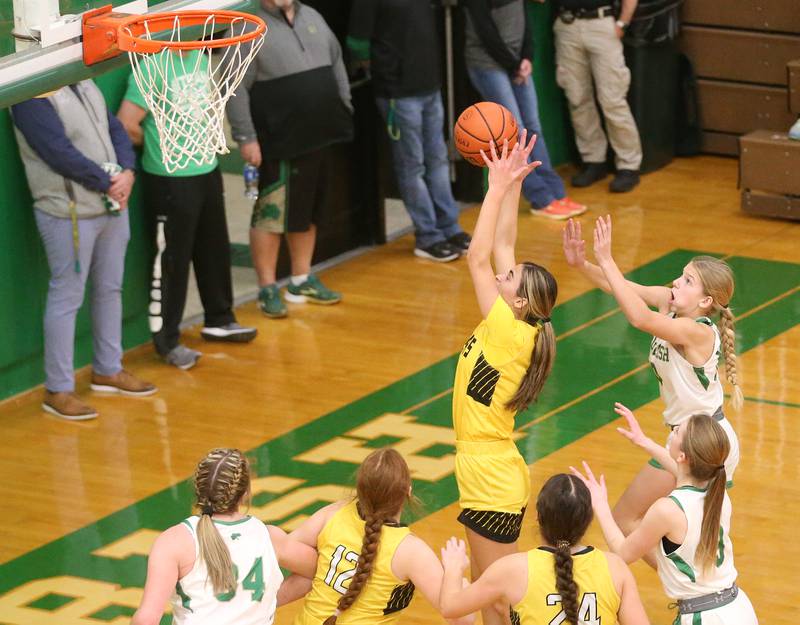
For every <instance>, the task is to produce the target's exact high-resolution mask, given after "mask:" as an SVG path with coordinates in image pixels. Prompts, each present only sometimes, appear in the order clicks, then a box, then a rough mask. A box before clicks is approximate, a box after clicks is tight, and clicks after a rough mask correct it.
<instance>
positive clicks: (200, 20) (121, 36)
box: [117, 10, 267, 54]
mask: <svg viewBox="0 0 800 625" xmlns="http://www.w3.org/2000/svg"><path fill="white" fill-rule="evenodd" d="M211 16H214V20H215V22H216V23H217V24H220V25H225V24H232V23H233V22H234V21H237V20H240V19H241V20H244V21H246V22H250V23H251V24H253V25H254V26H255V27H256V28H255V30H253V31H251V32H248V33H244V34H242V35H235V36H232V37H223V38H222V39H212V40H210V41H203V40H200V41H160V40H154V39H145V38H144V35H145V34H146V33H147V29H145V24H147V25H148V28H149V31H150V33H157V32H162V31H165V30H169V29H170V28H173V27H174V24H175V18H178V20H179V22H180V27H181V28H188V27H191V26H202V25H204V24H205V23H206V22H207V21H208V19H209V17H211ZM266 31H267V25H266V24H265V23H264V20H262V19H261V18H260V17H257V16H255V15H251V14H250V13H243V12H241V11H223V10H220V11H167V12H165V13H150V14H145V15H133V16H131V17H129V18H126V19H125V20H123V21H122V22H120V24H119V26H118V27H117V44H118V46H119V49H120V50H125V51H126V52H138V53H141V54H153V53H156V52H160V51H161V50H163V49H164V48H170V49H172V50H202V49H205V48H225V47H227V46H232V45H235V44H237V43H245V42H247V41H252V40H253V39H257V38H258V37H261V36H263V35H264V33H265V32H266Z"/></svg>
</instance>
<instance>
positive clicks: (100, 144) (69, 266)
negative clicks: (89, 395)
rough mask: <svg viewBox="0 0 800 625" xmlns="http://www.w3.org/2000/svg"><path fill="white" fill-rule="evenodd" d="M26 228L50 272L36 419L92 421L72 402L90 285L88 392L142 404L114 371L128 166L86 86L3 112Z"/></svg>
mask: <svg viewBox="0 0 800 625" xmlns="http://www.w3.org/2000/svg"><path fill="white" fill-rule="evenodd" d="M11 113H12V117H13V119H14V124H15V127H16V128H15V131H16V136H17V142H18V144H19V151H20V156H21V157H22V162H23V164H24V166H25V173H26V175H27V178H28V185H29V186H30V190H31V195H32V196H33V208H34V216H35V218H36V226H37V227H38V230H39V234H40V235H41V238H42V243H43V244H44V249H45V253H46V254H47V262H48V265H49V267H50V283H49V288H48V291H47V305H46V308H45V317H44V367H45V398H44V403H43V404H42V407H43V408H44V410H45V411H47V412H49V413H52V414H54V415H56V416H59V417H62V418H64V419H70V420H85V419H92V418H95V417H97V412H96V411H95V410H94V409H93V408H92V407H91V406H89V405H88V404H86V403H85V402H84V401H83V400H81V399H80V398H79V397H78V396H77V395H76V394H75V375H74V370H73V352H74V342H75V320H76V317H77V314H78V309H79V308H80V306H81V304H82V303H83V297H84V292H85V288H86V281H87V279H89V278H91V282H92V292H91V309H92V311H91V312H92V339H93V348H94V349H93V353H94V354H93V360H92V381H91V388H92V390H94V391H100V392H106V393H120V394H123V395H131V396H144V395H151V394H153V393H155V392H156V387H155V386H153V385H152V384H150V383H148V382H144V381H142V380H139V379H138V378H136V377H135V376H134V375H132V374H131V373H129V372H127V371H126V370H125V369H123V368H122V276H123V270H124V265H125V249H126V248H127V245H128V239H129V238H130V228H129V224H128V211H127V207H128V199H129V198H130V193H131V189H132V187H133V180H134V174H133V169H134V166H135V157H134V154H133V149H132V147H131V144H130V141H129V140H128V136H127V134H125V130H124V129H123V128H122V125H121V124H120V123H119V121H118V120H117V119H116V118H115V117H114V116H113V115H112V114H111V113H110V112H109V111H108V109H107V107H106V103H105V100H104V99H103V95H102V94H101V93H100V90H99V89H98V88H97V86H96V85H95V84H94V83H93V82H92V81H91V80H84V81H82V82H80V83H77V84H74V85H69V86H67V87H62V88H61V89H58V90H57V91H54V92H52V93H49V94H45V95H43V96H40V97H38V98H33V99H31V100H27V101H25V102H21V103H19V104H16V105H14V106H12V107H11Z"/></svg>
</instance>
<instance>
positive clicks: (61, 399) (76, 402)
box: [42, 389, 97, 421]
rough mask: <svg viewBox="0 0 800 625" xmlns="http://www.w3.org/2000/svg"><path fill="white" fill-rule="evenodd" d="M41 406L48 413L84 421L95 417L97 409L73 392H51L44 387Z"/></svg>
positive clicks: (71, 419)
mask: <svg viewBox="0 0 800 625" xmlns="http://www.w3.org/2000/svg"><path fill="white" fill-rule="evenodd" d="M42 408H44V410H45V411H46V412H49V413H50V414H54V415H56V416H57V417H61V418H62V419H69V420H70V421H86V420H87V419H96V418H97V411H96V410H95V409H94V408H92V407H91V406H89V405H88V404H85V403H83V401H81V399H80V397H78V396H77V395H76V394H75V393H68V392H61V393H53V392H51V391H48V390H46V389H45V391H44V402H42Z"/></svg>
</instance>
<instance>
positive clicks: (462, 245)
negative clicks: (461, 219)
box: [447, 232, 472, 254]
mask: <svg viewBox="0 0 800 625" xmlns="http://www.w3.org/2000/svg"><path fill="white" fill-rule="evenodd" d="M447 242H448V243H449V244H450V247H452V248H453V249H454V250H458V251H459V252H461V253H462V254H466V253H467V250H468V249H469V244H470V243H471V242H472V237H471V236H469V235H468V234H467V233H466V232H459V233H458V234H454V235H453V236H452V237H450V238H449V239H447Z"/></svg>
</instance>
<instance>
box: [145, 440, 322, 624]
mask: <svg viewBox="0 0 800 625" xmlns="http://www.w3.org/2000/svg"><path fill="white" fill-rule="evenodd" d="M194 487H195V496H196V505H197V507H198V508H199V509H200V511H201V514H200V515H199V516H197V515H196V516H192V517H189V518H188V519H186V520H184V521H181V522H180V523H178V524H177V525H174V526H172V527H171V528H169V529H168V530H166V531H165V532H163V533H162V534H161V535H160V536H159V537H158V538H157V539H156V542H155V544H154V545H153V548H152V550H151V551H150V557H149V559H148V562H147V581H146V582H145V587H144V595H143V596H142V602H141V604H140V606H139V609H138V610H137V611H136V614H134V616H133V619H132V620H131V625H157V624H158V623H159V622H160V620H161V617H162V615H163V613H164V607H165V606H166V604H167V602H168V601H169V602H170V604H171V606H172V615H173V616H172V622H173V624H174V625H200V624H204V625H205V624H209V623H213V624H214V625H256V624H258V625H269V624H270V623H272V621H273V619H274V617H275V609H276V607H277V606H278V605H279V604H280V603H282V602H286V601H288V600H291V599H294V598H296V597H288V596H287V597H286V598H285V600H283V601H282V599H284V598H283V597H281V596H280V595H279V592H278V591H279V588H280V586H281V582H282V581H283V575H282V574H281V570H280V568H279V565H280V566H283V567H285V568H287V569H289V570H290V571H293V572H295V573H298V574H299V575H303V576H305V577H309V578H310V577H312V576H313V575H314V571H315V570H316V565H317V552H316V551H315V550H314V549H312V548H311V547H309V546H308V545H304V544H302V543H300V542H298V541H295V540H292V539H290V538H289V537H288V536H287V535H286V533H285V532H284V531H283V530H281V529H279V528H277V527H273V526H267V525H264V524H263V523H262V522H261V521H259V520H258V519H256V518H254V517H251V516H247V515H245V514H243V513H242V512H241V511H240V507H241V506H242V505H243V504H245V503H247V501H246V499H247V498H248V497H249V495H250V470H249V467H248V464H247V459H246V458H245V456H244V454H243V453H242V452H241V451H239V450H238V449H213V450H212V451H210V452H209V453H208V455H207V456H206V457H205V458H204V459H203V460H201V461H200V464H198V466H197V470H196V472H195V476H194Z"/></svg>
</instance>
